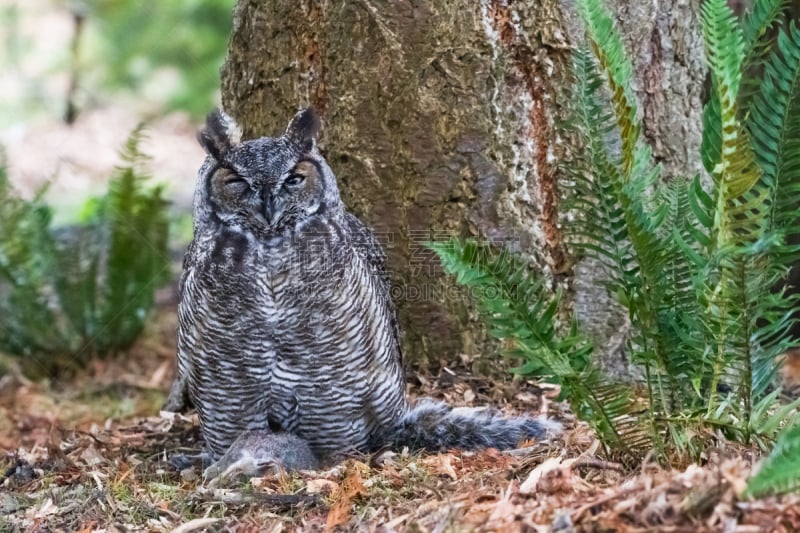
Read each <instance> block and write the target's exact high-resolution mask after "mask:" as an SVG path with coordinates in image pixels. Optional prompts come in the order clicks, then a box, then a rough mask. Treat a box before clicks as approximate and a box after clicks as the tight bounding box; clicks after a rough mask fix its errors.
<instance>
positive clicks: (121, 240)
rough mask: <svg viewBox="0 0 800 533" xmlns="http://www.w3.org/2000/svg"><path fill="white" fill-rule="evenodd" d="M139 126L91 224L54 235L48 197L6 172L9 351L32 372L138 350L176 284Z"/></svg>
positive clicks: (2, 268) (2, 187) (2, 260)
mask: <svg viewBox="0 0 800 533" xmlns="http://www.w3.org/2000/svg"><path fill="white" fill-rule="evenodd" d="M141 139H142V129H141V127H140V128H137V129H136V130H135V131H134V132H133V133H132V134H131V136H130V138H129V139H128V141H127V143H126V145H125V148H124V150H123V152H122V159H123V165H122V166H120V167H118V168H117V169H116V170H115V172H114V175H113V176H112V178H111V180H110V183H109V189H108V192H107V193H106V195H105V196H103V197H102V198H99V199H97V200H96V201H94V202H93V204H92V205H93V210H92V212H91V214H90V216H89V220H87V221H85V222H84V223H83V224H81V225H77V226H70V227H65V228H52V227H51V211H50V209H49V208H48V206H47V205H46V204H45V203H44V202H43V201H42V199H41V194H40V195H38V196H37V197H35V198H34V199H33V200H31V201H26V200H23V199H22V198H20V197H19V196H17V195H16V194H15V193H14V191H13V190H12V189H11V186H10V184H9V182H8V178H7V175H6V172H5V165H4V164H2V165H0V228H2V236H0V316H2V317H3V320H2V321H0V350H2V351H5V352H7V353H9V354H13V355H18V356H20V357H21V358H22V362H23V363H24V366H25V368H27V369H28V370H29V371H30V372H31V373H32V374H49V373H51V372H53V371H55V370H57V369H59V368H64V367H74V366H81V365H83V364H85V363H86V361H87V360H88V359H89V358H90V357H91V356H102V355H104V354H109V353H114V352H116V351H118V350H121V349H124V348H126V347H128V346H130V345H131V344H132V343H133V341H134V340H135V339H136V337H137V336H138V335H139V333H140V332H141V331H142V328H143V327H144V324H145V319H146V317H147V314H148V312H149V310H150V309H151V308H152V306H153V303H154V295H155V290H156V288H157V287H158V286H160V285H161V284H163V283H164V282H165V281H166V280H167V279H169V263H168V260H167V233H168V220H167V212H166V205H167V204H166V202H165V201H164V199H163V198H162V194H161V188H160V187H154V188H149V186H148V180H149V177H148V176H147V174H146V172H145V167H146V163H147V158H146V157H145V156H144V155H143V154H142V153H141V151H140V149H139V145H140V142H141Z"/></svg>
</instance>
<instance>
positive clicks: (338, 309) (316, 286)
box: [168, 109, 545, 463]
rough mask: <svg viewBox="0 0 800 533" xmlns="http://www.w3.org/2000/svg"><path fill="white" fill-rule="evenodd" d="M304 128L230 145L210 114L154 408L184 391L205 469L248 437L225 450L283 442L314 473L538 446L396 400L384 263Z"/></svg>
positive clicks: (234, 132)
mask: <svg viewBox="0 0 800 533" xmlns="http://www.w3.org/2000/svg"><path fill="white" fill-rule="evenodd" d="M318 130H319V119H318V118H317V116H316V114H315V113H314V112H313V110H310V109H307V110H303V111H301V112H299V113H298V114H297V115H295V117H294V118H293V119H292V120H291V122H290V123H289V126H288V128H287V129H286V132H285V133H284V134H283V135H282V136H281V137H277V138H271V137H262V138H260V139H255V140H248V141H242V140H241V131H240V129H239V127H238V126H237V125H236V123H235V122H234V121H233V120H232V119H231V118H230V117H229V116H228V115H226V114H224V113H222V112H219V111H218V112H216V113H213V114H212V115H210V116H209V118H208V120H207V127H206V129H205V130H203V131H202V132H201V133H200V135H199V140H200V143H201V144H202V145H203V147H204V148H205V150H206V152H207V154H208V156H207V158H206V160H205V163H204V164H203V166H202V168H201V169H200V172H199V176H198V181H197V189H196V192H195V198H194V240H193V241H192V243H191V245H190V246H189V250H188V252H187V254H186V257H185V260H184V272H183V277H182V280H181V301H180V306H179V332H178V366H179V380H178V381H177V386H176V387H174V388H173V394H172V395H171V398H170V401H169V402H168V407H169V406H172V408H174V407H179V406H180V404H181V403H182V402H181V401H180V398H181V396H182V395H183V393H184V392H188V397H189V399H190V400H191V402H192V403H193V404H194V405H195V407H196V408H197V411H198V414H199V417H200V422H201V427H202V433H203V437H204V439H205V442H206V445H207V447H208V449H209V451H210V452H211V454H212V456H214V457H215V458H218V457H220V456H221V455H223V454H225V452H226V451H227V450H228V448H229V447H230V446H231V444H232V443H233V442H234V441H235V440H237V438H238V437H240V436H241V435H242V434H244V433H247V432H254V434H256V432H257V435H259V436H260V437H258V438H245V439H239V441H240V442H248V443H249V444H248V446H250V447H253V446H255V444H257V443H258V442H259V440H261V441H263V440H265V439H266V437H265V436H264V435H268V434H269V432H270V431H272V432H275V433H289V434H291V435H294V436H297V437H299V438H300V439H302V440H304V441H305V442H307V443H308V446H309V447H310V449H311V450H312V451H313V453H314V454H315V455H316V456H317V457H318V458H320V459H321V460H323V461H324V460H326V459H328V458H330V457H332V456H334V455H336V454H338V453H343V452H348V451H352V450H360V451H368V450H372V449H376V448H378V447H381V446H384V445H386V444H395V445H411V446H416V447H425V448H436V449H438V448H444V447H459V446H460V447H469V448H475V447H485V446H495V447H501V448H507V447H511V446H514V445H515V444H516V443H517V442H518V441H520V440H522V439H526V438H531V437H536V438H542V437H543V436H544V432H545V425H543V424H542V423H540V422H539V421H536V420H533V419H530V418H503V417H500V416H499V415H497V413H496V412H493V411H474V412H473V411H464V410H453V409H451V408H450V407H449V406H447V405H445V404H442V403H439V402H434V401H432V400H426V401H423V402H419V403H418V404H417V405H415V406H411V405H409V403H408V402H407V401H406V398H405V393H404V392H405V386H404V378H403V371H402V363H401V353H400V339H399V333H398V325H397V318H396V316H395V309H394V306H393V304H392V301H391V298H390V290H389V281H388V278H387V275H386V270H385V267H384V254H383V252H382V250H381V247H380V245H379V244H378V242H377V241H376V239H375V238H374V236H373V235H372V233H371V232H370V231H369V229H368V228H367V227H366V226H365V225H364V224H363V223H362V222H361V221H360V220H358V219H357V218H356V217H355V216H353V215H352V214H351V213H349V212H348V211H347V210H346V209H345V207H344V205H343V204H342V201H341V199H340V197H339V190H338V187H337V184H336V178H335V177H334V175H333V172H332V171H331V169H330V167H329V166H328V163H327V162H326V161H325V159H324V158H323V157H322V155H321V154H320V152H319V150H318V149H317V146H316V135H317V132H318ZM234 448H237V449H234V450H231V451H229V453H228V455H229V456H228V457H227V458H226V461H227V463H230V462H231V461H232V459H231V457H230V455H231V454H238V453H240V452H241V450H239V449H238V447H237V446H235V447H234ZM265 448H266V449H269V450H272V449H274V448H275V446H273V445H271V444H270V445H269V446H266V445H265ZM248 456H249V455H248ZM234 459H235V458H234ZM278 460H280V458H278Z"/></svg>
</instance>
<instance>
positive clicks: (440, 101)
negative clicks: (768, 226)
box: [222, 0, 704, 363]
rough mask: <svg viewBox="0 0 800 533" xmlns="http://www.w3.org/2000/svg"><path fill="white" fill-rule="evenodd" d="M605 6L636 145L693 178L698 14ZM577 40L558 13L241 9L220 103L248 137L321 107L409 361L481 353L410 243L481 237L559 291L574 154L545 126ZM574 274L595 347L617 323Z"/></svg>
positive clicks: (377, 2) (684, 5)
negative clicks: (636, 102) (630, 90)
mask: <svg viewBox="0 0 800 533" xmlns="http://www.w3.org/2000/svg"><path fill="white" fill-rule="evenodd" d="M616 4H618V5H619V6H621V7H620V9H621V10H619V11H617V12H618V13H619V14H620V16H621V17H622V18H623V19H624V23H623V24H622V28H623V31H624V33H625V36H626V38H627V39H629V44H632V46H631V47H630V48H629V50H631V51H632V52H633V55H632V56H631V57H633V59H634V62H635V64H636V65H635V66H636V68H635V71H636V72H637V75H639V76H640V78H639V84H640V85H639V87H638V89H639V90H638V93H639V96H640V97H641V99H642V109H643V112H644V116H645V118H646V119H647V121H648V125H647V128H646V130H645V134H646V135H647V138H648V139H649V140H650V141H651V142H652V143H653V144H654V147H655V154H656V156H657V157H658V158H659V160H660V161H661V162H662V163H663V164H664V165H665V168H667V169H668V170H669V171H670V172H672V171H676V172H677V171H682V172H689V171H693V170H694V169H696V168H698V163H697V161H698V160H699V158H698V157H696V156H697V153H698V147H699V128H700V119H699V112H700V92H701V88H702V80H703V75H704V67H703V64H702V59H701V58H702V44H701V40H700V28H699V25H698V23H697V2H687V1H686V0H669V1H664V2H657V3H646V4H647V5H641V6H640V5H639V4H640V3H638V2H636V3H630V6H636V7H630V6H629V3H628V2H627V1H625V0H617V1H616ZM654 4H660V5H654ZM616 7H617V6H616V5H612V8H616ZM581 37H582V30H580V26H579V24H578V22H577V15H576V14H575V12H574V5H573V2H571V1H568V0H528V1H502V0H481V1H476V2H462V1H454V0H394V1H389V0H348V1H345V0H320V1H316V0H304V1H296V0H280V1H278V0H276V1H272V2H264V1H262V0H239V2H238V4H237V6H236V10H235V15H234V29H233V36H232V39H231V42H230V49H229V54H228V59H227V62H226V63H225V66H224V67H223V70H222V99H223V106H224V107H225V109H226V110H227V111H228V112H230V113H231V114H232V115H233V116H234V117H236V118H237V119H238V120H239V121H240V123H241V124H242V126H243V127H244V132H245V136H251V137H252V136H259V135H265V134H275V133H278V132H279V131H280V130H281V129H282V128H283V127H284V126H285V123H286V122H287V121H288V119H289V117H290V116H291V114H292V113H293V112H294V111H295V110H296V109H297V108H298V107H300V106H304V105H308V104H310V105H313V106H315V107H316V108H317V109H318V110H319V111H320V112H321V114H322V115H323V117H324V131H323V136H322V142H321V148H322V150H323V152H324V153H325V155H326V157H327V158H328V161H329V163H330V165H331V167H332V168H333V170H334V172H335V173H336V175H337V177H338V179H339V185H340V188H341V190H342V196H343V198H344V200H345V203H346V204H347V205H348V206H349V207H350V209H351V210H352V211H353V212H354V213H355V214H356V215H358V216H359V217H361V218H362V219H363V220H365V221H366V222H368V223H369V224H370V225H371V226H372V227H373V228H374V230H375V231H376V233H377V235H378V236H379V238H380V240H381V241H382V242H383V243H384V247H385V248H386V252H387V255H388V258H389V267H390V270H391V274H392V279H393V282H394V284H395V289H396V290H395V300H396V302H397V304H398V308H399V315H400V319H401V323H402V329H403V332H404V348H405V353H406V355H407V357H408V358H409V359H411V360H415V361H418V362H423V363H425V362H427V363H438V362H439V361H440V360H447V359H449V358H452V357H453V356H455V355H458V354H462V353H463V354H468V355H475V354H480V353H487V351H491V350H492V349H491V348H490V346H491V344H489V343H488V341H487V336H486V332H485V330H484V329H483V328H482V327H480V322H479V321H478V320H477V317H476V316H475V313H474V311H473V308H472V307H471V306H470V305H469V303H468V302H469V300H468V298H466V295H465V294H463V293H462V292H461V291H459V290H456V289H453V287H452V282H450V281H449V280H447V279H445V278H444V277H443V275H442V273H441V271H440V269H439V268H438V266H437V264H438V263H437V261H436V259H435V257H434V256H433V255H432V253H431V252H429V251H427V249H426V248H425V247H424V246H423V243H424V242H425V241H429V240H439V239H444V238H447V237H449V236H450V235H459V236H472V237H475V238H478V239H482V240H488V241H492V242H495V243H498V244H503V245H507V246H510V247H512V248H513V249H515V250H518V251H520V252H522V253H523V254H525V255H526V256H527V257H528V259H530V261H531V262H532V263H534V264H535V265H536V266H537V267H538V268H540V269H542V270H543V271H545V273H546V275H547V276H548V277H549V278H550V279H552V280H553V282H554V283H566V282H568V281H569V280H570V279H571V277H570V276H569V274H571V273H572V272H573V267H574V261H572V260H570V258H569V256H568V255H567V253H566V250H565V248H564V243H563V241H562V234H561V231H560V227H559V223H558V201H559V194H558V188H557V182H558V169H557V164H558V162H559V161H560V160H561V159H562V158H563V157H564V156H565V155H566V152H567V151H568V150H570V149H574V147H573V146H571V145H570V143H568V142H564V141H563V140H562V137H561V136H559V134H558V128H557V126H556V125H557V124H558V123H559V120H560V119H561V118H562V116H563V114H564V104H565V103H566V102H564V94H565V90H566V84H567V83H568V81H567V80H568V76H567V72H568V66H569V63H570V50H571V47H572V46H573V44H574V43H575V41H576V40H578V39H580V38H581ZM576 271H577V272H578V274H579V276H578V278H577V280H576V284H575V288H576V290H577V294H576V298H575V304H576V309H577V310H578V311H579V314H580V315H581V316H582V317H583V319H584V320H585V321H586V322H589V323H591V324H592V330H593V334H594V335H595V336H596V338H597V340H598V342H599V344H600V348H601V349H600V351H601V352H603V351H607V350H606V349H605V348H604V347H605V346H606V345H608V344H609V343H613V342H614V340H613V339H614V338H617V337H619V331H620V329H621V328H624V321H623V320H622V318H621V314H619V313H616V314H614V313H610V314H609V313H607V311H608V310H609V309H611V308H610V307H609V306H608V305H607V304H601V305H602V307H597V306H596V304H597V302H599V301H606V300H607V298H606V297H605V295H604V294H602V289H601V288H599V287H598V286H597V285H596V284H594V283H590V282H588V281H587V280H593V279H595V278H596V277H597V275H598V274H597V268H596V267H595V266H592V265H586V264H580V265H579V267H578V268H577V270H576ZM601 312H602V313H606V314H608V316H605V315H604V317H603V318H602V320H598V314H599V313H601ZM609 339H611V341H610V340H609Z"/></svg>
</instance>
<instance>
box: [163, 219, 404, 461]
mask: <svg viewBox="0 0 800 533" xmlns="http://www.w3.org/2000/svg"><path fill="white" fill-rule="evenodd" d="M343 222H344V221H343ZM369 237H370V238H371V239H372V240H371V241H369V246H364V242H363V241H364V238H365V237H364V235H361V236H359V238H360V240H361V242H355V243H354V242H353V235H352V231H351V228H350V227H349V225H348V224H347V222H345V223H344V224H339V223H338V221H336V220H326V221H324V222H323V221H320V222H319V223H315V224H307V225H305V226H304V228H303V231H302V232H301V233H299V234H295V235H292V236H288V237H286V238H283V239H277V238H276V239H270V240H255V239H253V238H251V237H249V236H247V235H245V234H237V233H236V232H233V231H230V230H223V231H220V232H218V233H217V234H216V235H214V236H212V237H210V238H203V236H198V239H197V241H196V242H195V243H194V245H193V247H192V250H193V252H192V253H195V254H197V257H196V260H194V261H190V264H192V265H193V266H192V267H190V268H188V269H187V271H186V273H185V276H184V279H185V283H184V287H183V291H184V294H183V295H182V304H181V307H182V310H181V317H182V321H186V322H193V324H192V325H191V326H190V325H189V324H186V327H183V325H182V328H181V329H182V330H183V331H182V334H181V335H180V337H181V339H179V341H180V345H181V351H188V352H189V353H192V354H193V357H194V359H195V361H196V363H197V364H194V365H192V366H193V372H194V374H193V376H194V379H193V380H191V381H192V382H193V383H192V384H191V385H190V387H191V389H192V390H191V391H190V394H191V395H192V400H193V403H195V405H197V406H198V409H199V410H200V411H201V419H205V420H206V421H207V423H206V424H205V425H206V426H208V425H209V423H210V424H212V425H213V426H214V427H213V428H211V427H209V428H208V429H209V430H210V431H206V432H205V433H206V434H210V435H212V439H213V440H215V441H216V442H210V443H209V444H210V446H211V447H212V449H213V450H214V451H215V452H216V451H218V450H219V453H221V452H222V451H224V448H225V447H226V446H227V445H228V444H230V442H232V440H233V439H235V438H236V436H237V434H238V433H239V432H241V431H242V430H245V429H258V428H259V427H262V426H263V427H265V424H266V423H267V422H266V421H267V419H269V421H271V422H274V421H277V422H278V423H279V424H281V425H282V426H284V427H285V428H287V429H288V428H291V429H292V430H293V431H294V432H296V433H297V434H298V435H299V436H301V437H303V438H305V439H307V440H308V441H309V442H310V444H311V446H312V447H313V448H314V449H315V450H316V451H317V452H319V453H321V454H323V455H324V454H330V453H334V452H336V451H341V450H344V449H348V448H351V447H355V448H364V447H365V446H367V444H368V443H369V442H370V441H371V440H372V439H374V438H375V434H376V432H378V431H380V428H382V427H386V426H390V425H392V423H393V422H394V421H395V420H396V419H397V418H399V417H400V416H401V415H402V413H403V411H404V408H405V398H404V386H403V376H402V370H401V368H400V352H399V345H398V338H397V330H396V319H395V313H394V308H393V306H392V304H391V300H390V299H389V294H388V287H387V284H386V279H385V274H384V273H383V269H382V266H381V261H382V255H376V254H375V251H374V249H371V248H370V247H371V246H376V244H375V243H374V238H373V237H371V234H370V235H369ZM377 250H378V251H379V250H380V249H379V248H377ZM190 251H191V250H190ZM376 378H377V379H376ZM204 410H205V412H204ZM210 440H211V439H210ZM215 444H217V446H215Z"/></svg>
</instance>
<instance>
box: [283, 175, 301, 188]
mask: <svg viewBox="0 0 800 533" xmlns="http://www.w3.org/2000/svg"><path fill="white" fill-rule="evenodd" d="M305 179H306V177H305V176H303V175H302V174H292V175H291V176H289V177H288V178H286V181H284V182H283V183H284V185H288V186H289V187H297V186H298V185H300V184H301V183H303V180H305Z"/></svg>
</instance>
